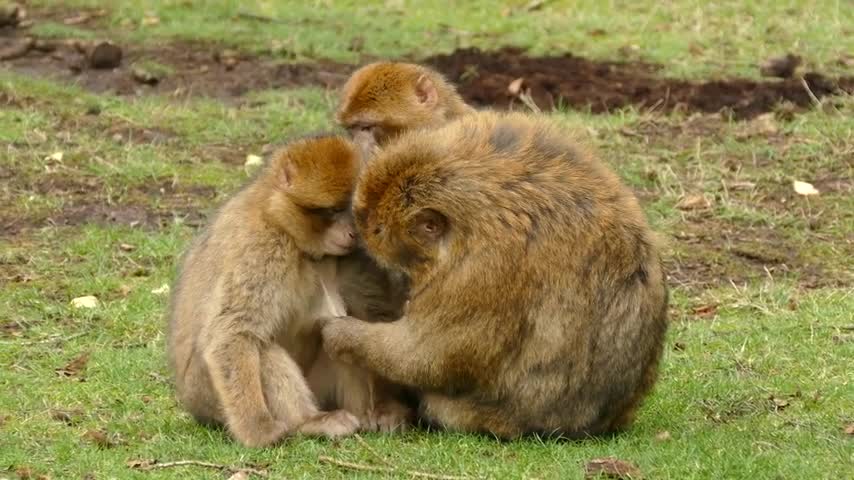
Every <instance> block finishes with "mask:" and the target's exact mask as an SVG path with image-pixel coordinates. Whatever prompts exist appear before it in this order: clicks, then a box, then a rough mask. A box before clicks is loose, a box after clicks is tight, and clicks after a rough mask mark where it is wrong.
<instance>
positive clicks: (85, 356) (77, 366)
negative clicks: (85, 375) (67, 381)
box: [56, 352, 90, 377]
mask: <svg viewBox="0 0 854 480" xmlns="http://www.w3.org/2000/svg"><path fill="white" fill-rule="evenodd" d="M89 355H90V353H89V352H83V353H82V354H80V356H78V357H77V358H75V359H74V360H71V361H70V362H68V364H67V365H65V366H64V367H62V368H60V369H57V371H56V373H58V374H59V375H62V376H64V377H73V376H76V375H78V374H79V373H80V372H82V371H83V369H85V368H86V365H87V364H88V363H89Z"/></svg>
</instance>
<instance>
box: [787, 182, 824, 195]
mask: <svg viewBox="0 0 854 480" xmlns="http://www.w3.org/2000/svg"><path fill="white" fill-rule="evenodd" d="M792 186H793V187H794V189H795V193H797V194H798V195H805V196H806V195H818V194H819V191H818V190H817V189H816V188H815V187H814V186H813V185H812V184H811V183H807V182H802V181H800V180H795V181H793V182H792Z"/></svg>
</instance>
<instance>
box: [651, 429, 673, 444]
mask: <svg viewBox="0 0 854 480" xmlns="http://www.w3.org/2000/svg"><path fill="white" fill-rule="evenodd" d="M655 439H656V440H658V441H659V442H666V441H667V440H670V432H668V431H667V430H664V431H661V432H658V433H657V434H656V435H655Z"/></svg>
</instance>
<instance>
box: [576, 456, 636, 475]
mask: <svg viewBox="0 0 854 480" xmlns="http://www.w3.org/2000/svg"><path fill="white" fill-rule="evenodd" d="M600 476H604V477H607V478H618V479H627V480H638V479H639V478H643V475H641V472H640V469H638V467H636V466H634V465H633V464H631V463H629V462H626V461H623V460H618V459H616V458H614V457H606V458H594V459H593V460H590V461H589V462H587V463H586V464H585V465H584V478H599V477H600Z"/></svg>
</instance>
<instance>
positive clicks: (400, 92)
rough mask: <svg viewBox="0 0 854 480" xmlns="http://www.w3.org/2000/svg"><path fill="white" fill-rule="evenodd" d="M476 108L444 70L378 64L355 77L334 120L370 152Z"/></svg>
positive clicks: (345, 85) (358, 71) (367, 152)
mask: <svg viewBox="0 0 854 480" xmlns="http://www.w3.org/2000/svg"><path fill="white" fill-rule="evenodd" d="M474 111H475V110H474V109H473V108H472V107H470V106H468V105H466V103H465V102H464V101H463V99H462V97H460V95H459V94H458V93H457V91H456V88H454V86H453V85H451V84H450V83H449V82H448V81H447V80H445V78H444V77H443V76H442V75H441V74H440V73H439V72H436V71H434V70H432V69H430V68H427V67H424V66H422V65H416V64H412V63H397V62H378V63H372V64H369V65H366V66H364V67H362V68H360V69H358V70H356V72H354V73H353V75H351V76H350V78H349V79H348V80H347V83H345V84H344V87H343V89H342V92H341V101H340V104H339V107H338V111H337V112H336V115H335V118H336V120H337V121H338V123H339V124H340V125H341V126H342V127H344V128H346V129H347V130H348V131H349V132H350V134H351V135H352V137H353V140H354V141H355V142H356V143H357V144H358V145H359V148H360V149H361V150H362V152H363V153H365V154H367V155H370V154H372V153H373V151H374V148H375V147H376V146H382V145H384V144H386V143H387V142H388V141H389V140H391V139H392V138H394V137H396V136H397V135H399V134H401V133H403V132H404V131H407V130H412V129H417V128H437V127H440V126H442V125H444V124H445V123H447V122H449V121H451V120H453V119H455V118H458V117H460V116H462V115H468V114H470V113H474Z"/></svg>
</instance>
